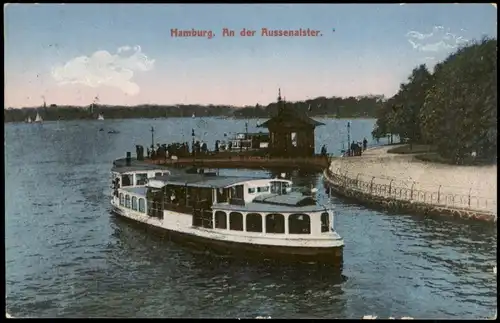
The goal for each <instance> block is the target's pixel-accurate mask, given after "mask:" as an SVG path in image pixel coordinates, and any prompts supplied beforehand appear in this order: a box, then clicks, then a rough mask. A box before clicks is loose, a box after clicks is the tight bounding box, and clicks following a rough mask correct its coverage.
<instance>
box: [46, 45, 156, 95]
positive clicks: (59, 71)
mask: <svg viewBox="0 0 500 323" xmlns="http://www.w3.org/2000/svg"><path fill="white" fill-rule="evenodd" d="M154 63H155V60H154V59H149V58H148V57H147V56H146V55H145V54H144V53H142V51H141V47H140V46H134V47H130V46H122V47H120V48H118V50H117V51H116V54H110V53H109V52H108V51H105V50H99V51H97V52H95V53H93V54H92V55H90V56H79V57H75V58H73V59H71V60H70V61H68V62H67V63H65V64H64V65H60V66H57V67H55V68H53V69H52V77H53V78H54V79H55V80H56V81H57V83H58V84H60V85H64V84H82V85H85V86H89V87H93V88H96V87H99V86H102V85H105V86H111V87H115V88H118V89H120V90H121V91H123V92H124V93H125V94H128V95H136V94H138V93H139V91H140V88H139V85H137V84H136V83H134V82H133V80H132V79H133V77H134V73H135V72H147V71H150V70H151V69H153V67H154Z"/></svg>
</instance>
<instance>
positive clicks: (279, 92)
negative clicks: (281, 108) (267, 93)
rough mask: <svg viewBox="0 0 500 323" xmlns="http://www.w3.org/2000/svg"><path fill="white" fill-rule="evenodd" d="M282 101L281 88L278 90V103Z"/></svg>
mask: <svg viewBox="0 0 500 323" xmlns="http://www.w3.org/2000/svg"><path fill="white" fill-rule="evenodd" d="M280 101H281V88H279V89H278V102H280Z"/></svg>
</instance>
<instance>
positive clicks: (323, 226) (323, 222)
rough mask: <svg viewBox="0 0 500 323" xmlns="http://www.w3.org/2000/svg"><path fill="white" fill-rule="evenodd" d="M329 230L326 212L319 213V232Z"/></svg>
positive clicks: (328, 219)
mask: <svg viewBox="0 0 500 323" xmlns="http://www.w3.org/2000/svg"><path fill="white" fill-rule="evenodd" d="M329 230H330V217H329V216H328V212H323V213H321V232H328V231H329Z"/></svg>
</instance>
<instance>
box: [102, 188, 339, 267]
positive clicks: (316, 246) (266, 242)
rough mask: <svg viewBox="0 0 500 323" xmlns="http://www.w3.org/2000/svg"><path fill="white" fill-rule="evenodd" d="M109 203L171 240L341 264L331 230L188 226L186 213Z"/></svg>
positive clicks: (256, 254)
mask: <svg viewBox="0 0 500 323" xmlns="http://www.w3.org/2000/svg"><path fill="white" fill-rule="evenodd" d="M111 204H112V206H113V212H114V213H115V214H117V215H119V216H121V217H123V218H126V219H128V220H132V221H134V222H135V223H140V224H147V225H148V227H150V228H151V229H159V230H160V231H162V232H164V233H166V234H168V235H169V236H170V237H171V240H173V241H176V242H179V243H185V244H189V245H191V246H193V247H196V248H198V249H199V248H201V249H203V250H206V251H208V250H210V251H212V252H215V253H219V254H231V255H235V256H243V257H245V258H248V257H252V256H254V257H257V258H258V259H263V258H267V259H272V260H277V259H288V260H293V261H299V262H318V263H328V264H333V265H336V266H340V267H341V266H342V262H343V246H344V242H343V240H342V238H340V236H338V234H337V233H335V232H331V233H328V234H325V235H323V236H321V237H316V238H313V237H308V238H304V236H303V235H290V234H289V235H278V234H276V235H274V234H266V233H253V232H241V231H231V230H226V229H206V228H202V227H194V226H192V215H190V214H185V213H178V212H172V211H164V212H163V219H159V218H156V217H150V216H148V215H145V214H143V213H139V212H137V211H134V210H131V209H129V208H125V207H123V206H120V205H119V200H118V199H117V198H113V200H112V202H111Z"/></svg>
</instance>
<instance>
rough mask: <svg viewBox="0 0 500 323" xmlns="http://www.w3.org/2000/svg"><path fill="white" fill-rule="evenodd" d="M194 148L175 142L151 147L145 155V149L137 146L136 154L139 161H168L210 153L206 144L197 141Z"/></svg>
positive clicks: (185, 143) (187, 144)
mask: <svg viewBox="0 0 500 323" xmlns="http://www.w3.org/2000/svg"><path fill="white" fill-rule="evenodd" d="M192 146H193V147H191V149H190V147H189V143H187V142H174V143H171V144H159V143H158V144H156V147H154V146H150V147H148V148H147V149H146V155H144V147H143V146H141V145H136V154H137V157H138V159H144V158H148V159H168V158H170V157H172V156H177V157H178V158H180V157H189V156H191V155H192V154H193V152H194V153H195V154H196V155H200V154H201V155H203V154H207V153H209V150H208V146H207V144H206V143H205V142H200V141H195V142H194V145H192Z"/></svg>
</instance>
